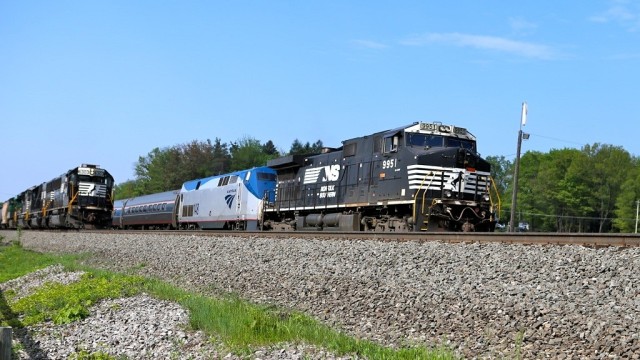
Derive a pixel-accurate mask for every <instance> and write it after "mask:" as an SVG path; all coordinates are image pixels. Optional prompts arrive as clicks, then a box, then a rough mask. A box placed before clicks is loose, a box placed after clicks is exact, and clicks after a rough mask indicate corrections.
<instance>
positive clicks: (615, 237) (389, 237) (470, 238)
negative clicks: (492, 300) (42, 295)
mask: <svg viewBox="0 0 640 360" xmlns="http://www.w3.org/2000/svg"><path fill="white" fill-rule="evenodd" d="M71 231H73V230H71ZM81 231H91V232H100V233H113V234H125V233H130V234H157V235H158V234H160V235H162V234H165V235H169V234H171V235H189V236H204V237H257V238H313V239H324V240H363V241H366V240H375V241H399V242H402V241H417V242H431V241H440V242H446V243H469V244H472V243H480V244H489V243H500V244H521V245H579V246H588V247H595V248H599V247H638V246H640V234H591V233H588V234H587V233H478V232H427V233H423V232H420V233H416V232H340V231H289V232H279V231H278V232H276V231H216V230H204V231H203V230H196V231H178V230H153V231H150V230H81Z"/></svg>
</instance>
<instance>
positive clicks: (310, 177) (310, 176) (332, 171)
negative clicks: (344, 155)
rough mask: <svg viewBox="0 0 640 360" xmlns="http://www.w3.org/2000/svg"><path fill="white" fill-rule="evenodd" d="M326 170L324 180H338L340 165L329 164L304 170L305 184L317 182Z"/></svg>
mask: <svg viewBox="0 0 640 360" xmlns="http://www.w3.org/2000/svg"><path fill="white" fill-rule="evenodd" d="M323 170H324V176H323V177H322V182H327V181H337V180H338V178H339V177H340V165H337V164H336V165H327V166H321V167H317V168H310V169H306V170H305V171H304V182H303V183H304V184H315V183H317V182H318V178H320V174H321V173H322V172H323Z"/></svg>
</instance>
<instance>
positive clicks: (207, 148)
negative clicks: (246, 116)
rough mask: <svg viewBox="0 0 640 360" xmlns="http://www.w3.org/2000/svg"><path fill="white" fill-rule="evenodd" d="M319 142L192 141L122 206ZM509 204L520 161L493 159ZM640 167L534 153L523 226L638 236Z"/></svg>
mask: <svg viewBox="0 0 640 360" xmlns="http://www.w3.org/2000/svg"><path fill="white" fill-rule="evenodd" d="M322 147H323V144H322V141H320V140H318V141H316V142H315V143H313V144H311V143H309V142H307V143H306V144H303V143H302V142H300V141H299V140H297V139H296V140H295V141H294V142H293V143H292V144H291V147H290V149H289V151H286V152H285V151H282V150H278V149H277V148H276V146H275V144H274V143H273V142H272V141H271V140H269V141H267V142H266V143H261V142H260V141H259V140H257V139H254V138H251V137H245V138H242V139H240V140H238V141H235V142H230V143H223V142H222V141H221V140H220V139H219V138H216V139H215V140H214V141H213V142H212V141H211V140H206V141H192V142H190V143H186V144H181V145H175V146H172V147H167V148H163V149H160V148H155V149H153V150H151V152H149V153H148V154H147V155H146V156H140V157H139V158H138V162H137V163H136V165H135V179H134V180H129V181H125V182H123V183H120V184H118V185H116V189H115V194H116V199H122V198H128V197H134V196H139V195H144V194H151V193H157V192H162V191H168V190H172V189H179V188H180V187H181V186H182V183H183V182H184V181H187V180H192V179H198V178H203V177H208V176H212V175H219V174H224V173H228V172H231V171H236V170H242V169H248V168H251V167H254V166H263V165H265V164H266V163H267V161H268V160H270V159H274V158H277V157H280V156H284V155H292V154H312V153H318V152H320V151H321V149H322ZM487 160H488V161H489V162H490V163H491V168H492V177H493V179H494V182H495V185H496V188H497V189H498V193H499V195H500V199H501V204H502V206H501V212H500V214H499V219H500V222H501V223H505V224H506V223H507V222H508V221H509V217H510V216H509V215H510V212H511V197H512V193H513V187H512V184H513V175H514V174H513V173H514V171H513V170H514V165H515V163H514V160H509V159H507V158H505V157H504V156H489V157H487ZM639 165H640V161H639V159H638V158H637V157H634V156H632V155H631V154H629V152H627V151H626V150H624V149H623V148H621V147H618V146H612V145H606V144H598V143H596V144H593V145H587V146H584V147H583V148H582V149H569V148H567V149H553V150H551V151H549V152H547V153H542V152H537V151H528V152H526V153H524V154H523V155H522V157H521V160H520V171H519V174H520V175H519V180H518V201H517V209H516V219H517V221H518V222H520V221H526V222H528V223H529V226H530V229H531V230H533V231H543V232H634V231H635V226H636V209H637V205H638V203H637V200H638V199H639V198H640V181H639V180H640V166H639Z"/></svg>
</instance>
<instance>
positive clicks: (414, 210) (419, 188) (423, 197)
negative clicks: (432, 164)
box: [413, 171, 434, 224]
mask: <svg viewBox="0 0 640 360" xmlns="http://www.w3.org/2000/svg"><path fill="white" fill-rule="evenodd" d="M429 175H434V174H433V171H431V172H429V173H428V174H425V175H424V178H423V179H422V181H421V182H420V185H419V186H418V190H417V191H416V194H415V195H414V198H415V201H414V204H413V222H414V224H417V223H418V220H417V218H416V208H417V205H418V194H419V193H420V190H422V185H423V184H424V181H425V180H427V176H429ZM431 182H433V178H431V181H429V184H428V185H427V188H426V189H425V191H424V192H423V193H422V206H423V208H424V199H425V196H426V194H427V190H428V189H429V186H430V185H431Z"/></svg>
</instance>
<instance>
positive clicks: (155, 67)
mask: <svg viewBox="0 0 640 360" xmlns="http://www.w3.org/2000/svg"><path fill="white" fill-rule="evenodd" d="M639 64H640V1H637V0H634V1H631V0H629V1H610V0H594V1H534V2H522V1H519V2H513V1H477V0H462V1H448V2H447V1H345V0H327V1H278V0H275V1H273V0H270V1H129V0H127V1H116V0H114V1H7V0H0V135H1V137H2V166H1V167H0V169H1V170H0V172H1V174H0V200H4V199H7V198H9V197H11V196H13V195H16V194H17V193H19V192H20V191H22V190H24V189H26V188H28V187H30V186H32V185H36V184H39V183H41V182H44V181H47V180H50V179H51V178H53V177H56V176H58V175H60V174H61V173H62V172H64V171H66V170H68V169H70V168H73V167H75V166H77V165H79V164H81V163H95V164H99V165H101V166H103V167H104V168H106V169H108V170H109V171H110V172H111V173H112V174H113V175H114V176H115V178H116V182H118V183H120V182H123V181H126V180H127V179H133V178H134V171H133V168H134V165H135V163H136V162H137V160H138V157H139V156H145V155H146V154H148V153H149V152H150V151H151V150H152V149H153V148H154V147H159V148H164V147H170V146H173V145H179V144H183V143H187V142H190V141H192V140H202V141H204V140H206V139H211V140H213V139H215V138H216V137H218V138H220V139H221V140H222V141H223V142H231V141H236V140H238V139H241V138H243V137H252V138H255V139H258V140H260V141H261V142H263V143H264V142H266V141H267V140H272V141H273V142H274V143H275V145H276V147H278V148H279V149H281V150H284V151H286V150H288V149H289V148H290V145H291V143H292V142H293V140H294V139H296V138H297V139H299V140H301V141H302V142H307V141H309V142H315V141H316V140H322V141H323V142H324V144H325V145H326V146H340V142H341V140H344V139H348V138H353V137H357V136H361V135H367V134H370V133H373V132H376V131H381V130H385V129H388V128H394V127H398V126H402V125H406V124H410V123H412V122H414V121H440V122H443V123H447V124H455V125H457V126H462V127H466V128H468V129H469V130H470V131H471V132H472V133H474V134H475V135H476V136H477V137H478V147H479V150H480V152H481V154H482V155H483V156H488V155H498V156H499V155H504V156H506V157H507V158H508V159H513V158H514V157H515V152H516V151H515V149H516V142H517V131H518V128H519V121H520V108H521V103H522V102H523V101H527V102H528V104H529V114H528V115H529V116H528V120H529V121H528V123H527V125H526V126H525V128H524V130H525V131H526V132H529V133H531V138H530V140H528V141H526V142H525V143H524V144H523V152H524V151H528V150H538V151H543V152H547V151H549V150H551V149H554V148H556V149H560V148H566V147H569V148H580V147H581V146H582V145H584V144H593V143H596V142H598V143H604V144H611V145H616V146H621V147H623V148H624V149H626V150H627V151H629V152H630V153H631V154H633V155H636V156H638V155H640V141H638V140H637V138H638V130H639V128H640V125H638V123H639V121H640V116H639V115H638V111H637V106H638V99H639V98H640V91H639V90H640V67H639Z"/></svg>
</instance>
